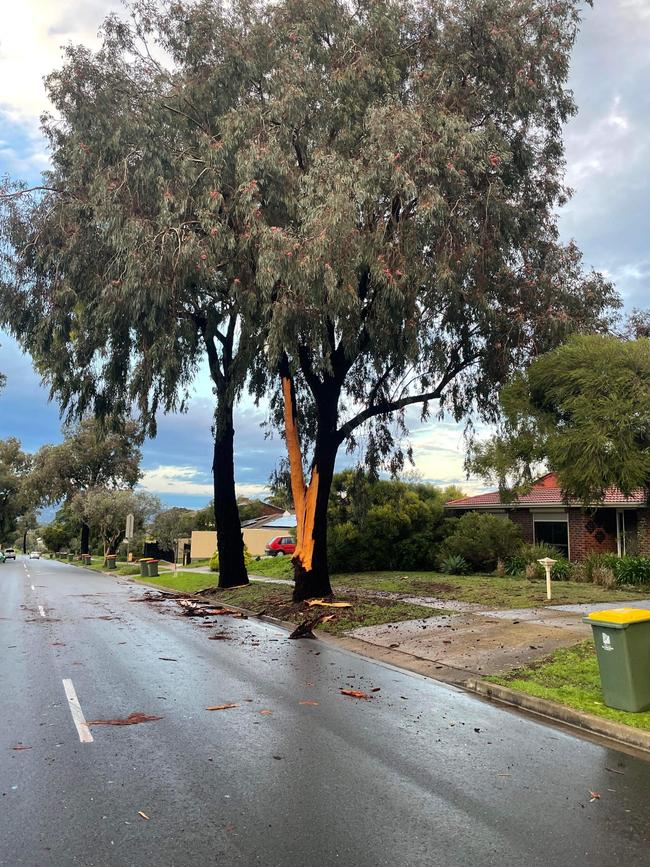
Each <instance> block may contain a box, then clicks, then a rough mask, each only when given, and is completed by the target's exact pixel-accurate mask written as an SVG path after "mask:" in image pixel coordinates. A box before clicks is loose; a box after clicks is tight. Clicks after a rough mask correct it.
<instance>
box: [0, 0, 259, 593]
mask: <svg viewBox="0 0 650 867" xmlns="http://www.w3.org/2000/svg"><path fill="white" fill-rule="evenodd" d="M247 8H248V4H246V3H243V4H234V6H233V7H232V8H231V7H228V8H226V7H223V8H222V7H221V5H220V4H219V3H206V2H201V3H196V4H194V3H193V4H190V5H188V6H187V7H186V6H185V5H184V4H176V3H162V4H160V6H154V5H153V4H151V3H150V2H148V0H142V2H135V3H133V4H132V6H131V8H130V10H129V11H130V13H131V14H130V17H129V18H128V19H127V20H122V19H118V18H109V19H108V20H107V21H106V22H105V25H104V28H103V31H102V37H103V42H102V47H101V48H100V49H99V51H97V52H95V53H93V52H90V51H89V50H88V49H86V48H83V47H68V48H67V49H66V63H65V65H64V67H63V68H62V69H61V70H60V71H59V72H55V73H53V74H52V75H50V77H49V78H48V80H47V90H48V94H49V97H50V100H51V101H52V103H53V105H54V108H55V112H56V118H54V117H50V118H48V119H46V120H45V123H44V132H45V134H46V135H47V137H48V139H49V143H50V151H51V160H52V169H51V171H49V172H47V173H46V175H45V177H44V180H43V186H42V187H41V188H40V189H39V190H38V191H36V197H35V198H32V199H30V198H29V197H26V196H25V193H24V191H21V190H20V189H16V190H12V191H11V193H10V194H9V197H8V198H7V199H6V201H7V202H8V203H9V208H8V213H7V215H6V219H5V229H6V236H7V238H8V241H9V244H10V246H11V247H12V248H13V250H14V251H15V252H14V254H12V255H10V256H9V257H5V276H4V283H5V292H4V293H3V294H2V295H0V301H1V302H2V307H3V310H4V313H3V315H2V318H3V320H4V322H5V324H6V325H7V326H8V327H10V328H11V329H12V330H13V331H14V333H15V334H16V336H17V337H18V339H19V340H20V342H21V344H22V345H23V346H24V347H25V348H26V349H27V350H28V351H29V352H30V353H31V354H32V357H33V358H34V359H35V361H36V363H37V366H38V367H39V370H40V371H41V373H42V374H43V375H44V377H45V379H46V380H47V381H48V382H49V384H50V386H51V388H52V391H53V393H54V394H56V395H57V397H58V398H59V400H60V401H61V403H62V405H63V407H64V409H65V410H66V411H67V412H68V414H69V415H72V416H78V415H80V414H83V413H85V412H86V411H87V410H89V409H92V411H93V412H95V413H96V414H100V415H104V414H106V413H111V414H118V415H121V414H124V413H125V412H130V410H131V405H132V403H134V402H135V403H136V405H137V407H138V410H139V416H140V421H141V422H142V424H143V425H144V426H145V427H146V429H147V430H148V432H149V433H150V434H154V433H155V428H156V415H157V412H158V410H159V409H162V410H164V411H177V410H181V411H182V410H183V409H184V408H185V405H186V400H187V398H188V394H189V389H190V386H191V383H192V381H193V379H194V377H195V375H196V373H197V371H198V370H199V369H200V368H201V366H202V365H203V364H204V363H206V362H207V367H208V369H209V372H210V376H211V377H212V380H213V384H214V390H215V395H216V401H215V417H214V454H213V475H214V487H215V496H214V508H215V522H216V525H217V531H218V536H217V543H218V548H219V560H220V564H221V572H220V585H221V586H229V585H239V584H242V583H245V582H246V581H247V575H246V568H245V564H244V556H243V541H242V536H241V530H240V524H239V514H238V510H237V502H236V496H235V484H234V422H233V407H234V405H235V402H236V400H237V396H238V394H239V392H240V390H241V388H242V386H243V383H244V380H245V377H246V373H247V369H248V365H249V362H250V358H251V355H252V354H253V353H254V352H255V350H256V347H257V331H258V324H259V316H257V315H256V313H257V310H258V300H259V299H258V294H257V292H256V290H255V281H254V273H253V270H252V268H253V264H252V260H251V256H250V254H249V250H248V248H249V245H250V234H249V235H248V237H247V232H246V225H245V219H246V210H247V207H248V201H249V200H250V196H251V190H250V189H248V188H246V187H245V186H242V185H241V184H240V183H239V179H238V176H237V175H238V171H237V163H238V161H239V159H240V157H241V154H240V147H238V145H242V144H243V143H242V142H241V140H240V139H237V141H235V140H234V138H233V135H234V137H235V138H237V136H236V133H235V132H234V131H233V130H232V129H230V130H229V129H228V117H229V114H230V112H231V111H232V110H233V108H236V106H237V105H238V104H239V103H240V102H241V100H242V99H243V98H245V97H246V95H247V94H248V93H249V92H250V90H251V88H255V87H256V86H257V84H256V82H257V81H258V79H259V76H260V70H259V60H260V57H259V50H258V51H256V52H253V53H252V54H251V55H249V56H248V57H247V56H246V55H245V54H244V53H242V52H241V51H240V49H239V45H240V43H243V41H244V40H245V37H246V33H247V28H248V25H249V21H248V19H249V16H248V13H247ZM188 23H189V24H192V25H196V26H194V27H193V29H191V30H188V29H187V28H188ZM161 48H162V49H163V51H162V52H161V51H160V49H161ZM260 48H261V46H258V49H260ZM163 55H164V57H165V63H164V64H163V63H162V62H161V61H160V60H158V59H156V58H160V57H161V56H163ZM228 136H230V140H229V146H228V147H223V145H224V143H225V142H226V141H228Z"/></svg>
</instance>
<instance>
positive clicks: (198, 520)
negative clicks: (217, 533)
mask: <svg viewBox="0 0 650 867" xmlns="http://www.w3.org/2000/svg"><path fill="white" fill-rule="evenodd" d="M192 529H193V530H214V529H216V525H215V522H214V500H210V502H209V503H208V505H207V506H205V507H204V508H203V509H199V510H198V511H197V512H195V513H194V527H193V528H192Z"/></svg>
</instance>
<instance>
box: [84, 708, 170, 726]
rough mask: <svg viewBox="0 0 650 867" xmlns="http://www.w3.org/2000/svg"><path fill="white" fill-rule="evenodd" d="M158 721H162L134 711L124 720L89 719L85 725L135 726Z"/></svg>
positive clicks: (157, 717) (159, 717) (158, 717)
mask: <svg viewBox="0 0 650 867" xmlns="http://www.w3.org/2000/svg"><path fill="white" fill-rule="evenodd" d="M159 719H163V717H161V716H153V715H152V714H147V713H142V711H135V712H134V713H130V714H129V715H128V716H127V717H126V718H125V719H89V720H87V721H86V724H87V725H89V726H135V725H138V724H139V723H145V722H154V720H159Z"/></svg>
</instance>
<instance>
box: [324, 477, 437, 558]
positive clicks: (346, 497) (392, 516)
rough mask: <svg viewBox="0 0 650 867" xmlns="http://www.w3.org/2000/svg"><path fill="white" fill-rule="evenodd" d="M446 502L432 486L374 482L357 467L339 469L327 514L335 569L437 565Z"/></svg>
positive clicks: (331, 556) (329, 552)
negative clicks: (443, 505)
mask: <svg viewBox="0 0 650 867" xmlns="http://www.w3.org/2000/svg"><path fill="white" fill-rule="evenodd" d="M443 501H444V494H443V493H442V492H441V491H440V490H439V489H438V488H434V487H433V486H432V485H423V484H420V483H414V482H403V481H396V480H393V481H387V480H383V479H382V480H374V479H373V478H372V477H371V476H369V475H368V474H366V473H363V472H359V471H358V470H345V471H344V472H342V473H338V474H337V475H336V476H335V478H334V482H333V486H332V493H331V496H330V504H329V512H328V518H329V530H328V557H329V562H330V565H331V568H332V570H333V571H335V572H344V571H345V572H348V571H363V570H373V569H405V570H406V569H431V568H433V567H434V566H435V563H436V556H437V552H438V546H439V544H440V541H441V538H442V522H443V509H442V503H443Z"/></svg>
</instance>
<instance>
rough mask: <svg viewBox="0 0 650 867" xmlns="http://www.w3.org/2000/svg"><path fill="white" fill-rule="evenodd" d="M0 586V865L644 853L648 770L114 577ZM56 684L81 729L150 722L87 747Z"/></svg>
mask: <svg viewBox="0 0 650 867" xmlns="http://www.w3.org/2000/svg"><path fill="white" fill-rule="evenodd" d="M32 586H33V587H34V589H33V590H32ZM0 587H1V589H2V593H1V595H0V653H1V659H2V663H1V670H0V673H1V680H0V685H1V693H0V695H1V697H2V701H1V703H0V714H1V716H2V719H1V720H0V865H2V867H18V865H39V867H40V865H77V864H78V865H84V867H94V865H120V867H121V865H162V867H167V865H170V867H171V865H177V867H185V865H212V864H219V865H257V864H261V865H282V867H284V865H335V864H340V865H350V867H378V865H492V864H494V865H522V864H525V865H537V864H539V865H542V864H544V865H571V864H580V865H608V867H609V865H612V864H616V863H618V864H626V865H637V864H639V865H641V864H646V865H647V864H649V863H650V763H648V762H646V761H643V760H641V759H636V758H633V757H631V756H629V755H626V754H623V753H619V752H616V751H613V750H608V749H605V748H603V747H601V746H599V745H596V744H593V743H590V742H588V741H585V740H582V739H579V738H575V737H573V736H571V735H568V734H564V733H563V732H561V731H558V730H557V729H554V728H551V727H546V726H544V725H540V724H537V723H535V722H532V721H530V720H529V719H526V718H524V717H521V716H518V715H516V714H515V713H511V712H508V711H505V710H501V709H499V708H496V707H494V706H491V705H487V704H484V703H481V702H479V701H478V700H476V699H474V698H472V697H470V696H468V695H465V694H464V693H462V692H459V691H456V690H454V689H451V688H448V687H446V686H443V685H440V684H437V683H435V682H431V681H428V680H426V679H424V678H419V677H417V676H413V675H410V674H407V673H401V672H398V671H396V670H394V669H392V668H388V667H384V666H381V665H379V664H377V663H374V662H370V661H366V660H364V659H361V658H359V657H356V656H353V655H350V654H347V653H345V652H341V651H338V650H336V649H333V648H331V647H328V646H327V645H326V644H325V643H324V642H316V641H288V640H287V638H286V633H284V632H283V631H281V630H280V629H277V628H275V627H273V626H269V625H267V624H263V623H260V622H256V621H248V620H234V619H232V618H228V617H225V618H219V619H218V621H217V623H216V626H212V627H211V628H202V627H201V625H200V623H197V622H196V621H195V620H190V619H189V618H183V617H180V616H178V614H177V611H176V606H175V605H174V604H170V605H168V606H164V607H161V606H151V605H148V604H146V603H132V602H129V601H128V600H129V598H131V597H133V596H137V595H140V594H141V593H142V592H143V588H141V587H138V586H134V585H130V584H127V583H126V582H125V581H124V580H120V579H113V578H109V577H107V576H102V575H96V574H93V573H90V572H88V571H85V570H81V569H78V568H75V567H69V566H65V565H62V564H59V563H56V562H53V563H52V562H50V561H46V560H42V561H28V560H20V559H19V560H18V562H17V563H16V564H13V563H9V564H4V565H0ZM39 605H40V606H42V612H43V614H44V615H45V616H42V615H41V611H40V610H39ZM215 632H221V633H223V632H225V633H227V634H228V635H229V636H230V638H229V639H228V640H221V641H210V640H208V637H209V636H210V635H213V634H214V633H215ZM161 657H167V659H161ZM67 678H69V679H71V680H72V682H73V684H74V687H75V690H76V693H77V696H78V698H79V702H80V705H81V709H82V711H83V713H84V714H85V717H86V719H87V720H91V719H105V718H115V717H126V716H128V714H130V713H132V712H134V711H142V712H144V713H147V714H155V715H158V716H161V717H163V718H162V719H161V720H159V721H157V722H149V723H144V724H141V725H135V726H125V727H111V726H95V727H92V729H91V730H92V734H93V738H94V740H93V742H92V743H81V742H80V740H79V736H78V733H77V730H76V728H75V726H74V724H73V720H72V716H71V711H70V707H69V704H68V701H67V699H66V695H65V693H64V690H63V683H62V681H63V679H67ZM340 687H352V688H360V689H363V690H366V691H369V690H370V689H372V688H374V687H380V691H379V692H377V693H374V694H373V695H374V698H373V699H372V701H359V700H357V699H353V698H347V697H345V696H342V695H341V694H340V693H339V688H340ZM305 701H307V702H318V704H301V702H305ZM225 703H235V704H237V705H238V707H236V708H234V709H231V710H224V711H214V712H210V711H206V710H205V708H206V707H208V706H210V705H219V704H225ZM263 710H270V711H271V713H270V714H269V713H265V714H263V713H261V711H263ZM17 745H23V746H29V747H30V749H25V750H15V749H13V748H14V747H15V746H17ZM608 769H610V770H608ZM615 771H616V772H618V773H615ZM590 791H593V792H598V793H600V799H597V800H593V801H590ZM139 811H142V812H143V813H145V814H146V815H147V816H149V819H148V820H145V819H143V818H142V817H141V816H139V815H138V813H139Z"/></svg>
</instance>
